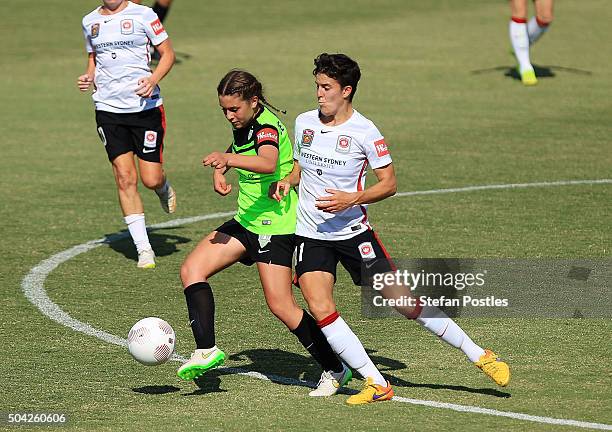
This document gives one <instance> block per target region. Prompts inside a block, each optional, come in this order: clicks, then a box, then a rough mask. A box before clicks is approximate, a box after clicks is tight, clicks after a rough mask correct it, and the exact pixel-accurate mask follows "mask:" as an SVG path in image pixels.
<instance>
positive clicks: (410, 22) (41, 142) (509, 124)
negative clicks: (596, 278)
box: [0, 0, 612, 431]
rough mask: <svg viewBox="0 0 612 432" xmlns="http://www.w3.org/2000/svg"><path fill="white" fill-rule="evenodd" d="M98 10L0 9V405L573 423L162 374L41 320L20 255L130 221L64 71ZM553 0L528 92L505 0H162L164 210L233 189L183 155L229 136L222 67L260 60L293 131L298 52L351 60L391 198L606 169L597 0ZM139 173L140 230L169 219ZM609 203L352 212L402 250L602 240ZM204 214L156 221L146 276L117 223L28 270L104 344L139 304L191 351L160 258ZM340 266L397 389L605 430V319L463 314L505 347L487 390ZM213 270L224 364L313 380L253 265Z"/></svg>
mask: <svg viewBox="0 0 612 432" xmlns="http://www.w3.org/2000/svg"><path fill="white" fill-rule="evenodd" d="M145 3H147V2H146V1H145ZM97 4H98V2H96V1H95V0H81V1H78V2H77V1H64V0H44V1H26V0H5V1H3V2H1V4H0V16H2V34H3V38H2V39H3V41H2V42H3V49H2V54H1V57H2V59H1V60H0V76H1V77H2V79H1V80H0V94H1V95H2V103H1V104H0V119H1V121H0V139H1V141H2V144H1V149H2V157H0V172H1V176H2V192H3V194H2V201H3V204H2V206H1V207H0V218H1V220H2V224H1V229H2V246H1V247H2V261H1V264H0V269H1V272H0V275H1V280H0V282H1V283H0V302H1V304H2V311H1V315H0V334H1V335H2V349H1V351H2V355H1V358H2V360H1V361H0V376H1V377H2V379H1V384H0V394H1V395H2V396H1V397H0V412H2V413H4V414H6V413H9V412H65V413H67V414H68V415H69V422H68V423H67V425H65V426H64V428H65V429H70V430H88V431H91V430H96V431H97V430H99V431H104V430H108V431H110V430H113V431H115V430H149V431H156V430H160V431H161V430H164V431H167V430H187V429H188V428H194V429H195V428H198V429H200V430H215V431H220V430H292V431H301V430H303V431H310V430H332V429H333V430H364V431H365V430H416V431H423V430H477V431H480V430H484V429H489V428H491V429H496V430H504V431H507V430H508V431H523V430H550V431H556V430H567V431H570V430H579V428H578V427H574V426H564V425H559V424H544V423H539V422H529V421H525V420H520V419H516V418H508V417H500V416H492V415H485V414H478V413H474V412H463V413H461V412H457V411H453V410H449V409H444V408H434V407H431V406H423V405H415V404H411V403H402V402H385V403H380V404H374V405H372V406H366V407H349V406H346V405H345V404H344V400H345V399H346V397H347V396H346V394H344V395H337V396H335V397H333V398H329V399H325V400H321V399H312V398H308V396H307V392H308V388H307V387H304V386H300V385H295V384H292V382H293V381H290V382H289V383H286V382H285V383H282V382H270V381H266V380H260V379H255V378H253V377H250V376H245V375H243V374H237V373H234V372H236V371H235V370H232V369H226V370H221V371H218V372H211V373H210V374H209V375H207V376H206V379H205V380H204V381H203V383H202V386H201V388H200V387H198V386H196V385H194V384H193V383H185V382H181V381H179V379H178V378H177V377H176V375H175V372H176V368H177V367H178V363H176V362H168V363H166V364H164V365H161V366H158V367H148V368H147V367H144V366H141V365H139V364H137V363H136V362H135V361H134V360H133V359H132V358H131V357H130V356H129V354H128V352H127V350H126V349H125V348H122V347H119V346H116V345H113V344H109V343H107V342H104V341H102V340H100V339H98V338H96V337H93V336H89V335H85V334H82V333H78V332H75V331H74V330H72V329H70V328H68V327H66V326H63V325H60V324H59V323H57V322H54V321H52V320H50V319H49V318H48V317H46V316H45V315H43V314H42V313H41V312H40V311H39V310H38V309H37V308H36V307H35V306H33V305H32V304H31V303H30V302H29V301H28V300H27V299H26V298H25V296H24V294H23V292H22V282H23V279H24V277H25V276H26V275H27V274H28V273H29V272H30V271H31V269H32V268H33V267H34V266H36V265H38V264H39V263H40V262H41V261H43V260H45V259H47V258H49V257H50V256H52V255H53V254H55V253H58V252H61V251H64V250H66V249H69V248H71V247H72V246H75V245H79V244H83V243H86V242H88V241H90V240H93V239H98V238H101V237H104V236H105V235H107V234H112V233H116V232H119V231H121V230H123V229H124V224H123V221H122V219H121V214H120V210H119V207H118V204H117V198H116V191H115V186H114V181H113V179H112V173H111V168H110V165H109V163H108V161H107V159H106V154H105V152H104V149H103V147H102V144H101V143H100V140H99V139H98V137H97V134H96V129H95V123H94V117H93V106H92V102H91V99H90V97H89V95H83V94H80V93H79V92H78V90H77V89H76V77H77V76H78V75H80V74H81V73H83V71H84V67H85V61H86V54H85V52H84V44H83V40H82V33H81V28H80V20H81V18H82V16H83V15H85V14H86V13H87V12H89V11H90V10H92V9H93V8H94V7H95V6H96V5H97ZM555 14H556V21H555V22H554V24H553V25H552V27H551V29H550V31H549V32H548V33H547V34H546V35H544V36H543V38H542V39H541V40H540V41H539V42H538V44H537V45H536V46H535V48H534V49H533V51H532V60H533V62H534V64H535V65H536V66H537V70H538V71H539V73H540V74H541V75H543V77H542V78H541V79H540V83H539V85H538V86H536V87H535V88H524V87H523V86H522V85H521V83H520V81H518V80H517V79H516V77H515V76H514V74H513V72H512V68H513V67H514V58H513V57H512V56H511V55H510V54H509V42H508V40H507V26H508V19H509V7H508V5H507V4H506V2H505V1H501V0H500V1H490V0H465V1H457V0H429V1H420V0H380V1H375V2H374V1H366V0H353V1H348V0H341V1H336V2H333V1H331V2H330V1H323V0H312V1H308V2H304V1H300V0H288V1H279V0H270V1H266V2H244V1H238V2H221V1H216V0H212V1H196V0H177V1H176V2H175V4H174V5H173V8H172V10H171V11H170V14H169V17H168V19H167V21H166V29H167V30H168V32H169V34H170V36H171V38H172V41H173V44H174V47H175V49H176V51H177V52H178V57H179V59H180V60H181V62H180V64H177V65H176V66H175V67H174V69H173V70H172V71H171V73H170V74H169V76H168V77H167V78H166V79H165V80H164V81H163V82H162V92H163V96H164V100H165V107H166V111H167V116H168V134H167V140H166V142H167V145H166V151H165V164H166V170H167V172H168V175H169V178H170V179H171V181H172V183H173V185H174V186H175V188H176V190H177V192H178V199H179V207H178V213H177V214H176V217H177V218H182V217H191V216H197V215H205V214H211V213H215V212H227V211H232V210H234V209H235V207H236V202H235V199H236V198H235V192H234V193H232V195H230V196H229V197H227V198H225V199H220V198H219V197H218V196H217V195H216V194H215V193H214V192H213V190H212V187H211V179H210V172H209V171H208V170H205V169H204V168H202V167H201V159H202V156H203V155H205V154H207V153H208V152H210V151H213V150H222V149H225V148H226V147H227V144H228V143H229V140H230V129H229V125H228V124H227V122H226V121H225V120H224V118H223V116H222V113H221V112H220V110H219V107H218V105H217V100H216V90H215V89H216V85H217V83H218V80H219V79H220V78H221V76H222V75H223V74H224V73H225V72H226V71H227V70H229V69H231V68H234V67H241V68H246V69H247V70H249V71H252V72H253V73H255V74H256V75H257V76H258V77H259V78H260V79H261V80H262V82H263V83H264V86H265V91H266V93H267V96H268V99H269V100H270V101H271V102H272V103H273V104H274V105H276V106H279V107H281V108H284V109H287V111H288V114H287V115H286V116H284V117H283V118H284V120H285V122H286V124H287V125H288V126H289V127H290V129H292V128H293V125H292V123H293V120H294V118H295V116H296V115H297V114H298V113H300V112H302V111H306V110H308V109H312V108H314V107H315V105H314V102H315V98H314V83H313V78H312V75H311V71H312V59H313V58H314V57H315V56H316V55H317V54H319V53H321V52H324V51H327V52H345V53H347V54H349V55H351V56H353V57H354V58H355V59H357V60H358V61H359V63H360V66H361V68H362V81H361V82H360V84H359V89H358V92H357V95H356V99H355V106H356V108H357V109H359V110H360V111H361V112H362V113H364V114H365V115H366V116H368V117H369V118H371V119H372V120H374V121H375V123H376V124H377V125H378V126H379V128H380V129H381V130H382V131H383V133H384V135H385V137H386V140H387V142H388V143H389V147H390V150H391V152H392V156H393V158H394V163H395V165H396V171H397V174H398V183H399V184H398V189H399V191H401V192H407V191H419V190H430V189H441V188H454V187H463V186H472V185H487V184H506V183H531V182H555V181H564V180H585V179H588V180H590V179H609V178H611V177H612V175H611V174H612V170H611V167H612V138H611V137H612V104H611V102H610V101H611V100H612V73H611V71H612V57H611V56H610V55H609V53H610V46H609V44H610V33H609V23H610V22H611V21H612V8H610V5H609V0H582V1H560V2H558V4H557V5H556V10H555ZM230 178H231V180H232V181H233V182H234V183H235V177H232V176H231V177H230ZM141 191H142V194H143V198H144V201H145V209H146V215H147V222H148V223H149V224H154V223H161V222H165V221H169V220H171V219H173V218H174V217H175V216H172V217H171V216H168V215H166V214H164V213H163V212H162V210H161V209H160V208H159V204H158V202H157V198H156V197H155V195H154V194H153V193H152V192H150V191H144V190H141ZM611 203H612V185H610V184H590V185H589V184H587V185H568V186H559V187H549V188H546V187H538V188H526V189H519V190H505V189H504V190H483V191H474V192H464V193H452V194H444V195H422V196H406V197H395V198H391V199H388V200H386V201H384V202H382V203H379V204H376V205H373V206H372V207H371V210H370V219H371V220H372V222H373V225H374V226H375V228H376V229H377V230H378V232H379V234H380V236H381V238H382V240H383V242H385V244H386V246H387V248H388V249H389V250H390V251H391V253H392V255H393V256H397V257H474V258H478V257H515V258H531V257H534V258H537V257H552V258H554V257H559V258H576V257H581V258H610V256H611V246H612V241H611V232H612V219H611V214H612V206H611ZM221 222H223V219H222V218H221V219H214V220H213V219H211V220H204V221H201V222H197V223H191V224H183V225H180V226H178V227H173V228H167V229H159V230H156V231H154V232H153V233H152V234H151V239H152V242H153V246H154V247H155V248H156V249H157V250H158V252H159V259H158V267H157V268H156V269H155V270H153V271H137V269H136V267H135V261H134V258H135V257H134V255H135V254H134V253H133V251H132V248H131V245H130V242H128V241H125V240H121V241H118V242H115V243H113V244H111V245H110V246H109V245H104V246H102V247H98V248H95V249H93V250H91V251H89V252H86V253H83V254H80V255H78V256H75V257H74V258H72V259H70V260H68V261H66V262H64V263H62V264H61V265H60V266H58V267H57V268H56V269H55V270H53V271H52V272H51V273H50V274H49V276H48V278H47V279H46V281H45V284H44V287H45V289H46V292H47V294H48V296H49V298H50V299H51V300H52V301H53V302H54V303H55V304H57V305H58V306H59V307H61V308H62V309H63V310H64V311H65V312H66V313H68V314H69V315H70V316H71V317H72V318H74V319H76V320H78V321H80V322H83V323H87V324H89V325H90V326H91V327H93V328H95V329H99V330H103V331H105V332H107V333H110V334H113V335H116V336H118V337H121V338H125V337H126V335H127V331H128V330H129V328H130V327H131V325H132V324H133V323H135V322H136V321H137V320H138V319H140V318H142V317H145V316H160V317H162V318H164V319H166V320H167V321H169V322H170V323H171V324H172V325H173V327H174V328H175V330H176V332H177V338H178V343H177V352H178V353H179V354H180V355H182V356H188V355H189V352H190V351H191V350H192V349H193V345H192V337H191V332H190V329H189V328H188V326H187V315H186V308H185V305H184V297H183V294H182V293H181V290H180V283H179V278H178V271H179V268H180V265H181V262H182V260H183V259H184V258H185V256H186V255H187V254H188V253H189V251H190V250H191V249H192V248H193V247H194V245H195V244H196V242H197V241H198V240H199V239H200V238H201V237H202V236H203V235H204V234H206V233H208V232H209V231H210V230H211V229H214V228H215V227H216V226H218V225H219V224H221ZM339 275H340V277H339V279H338V285H337V288H336V299H337V302H338V305H339V309H340V311H341V313H342V314H343V316H344V317H345V319H346V320H347V322H349V324H350V325H351V326H352V328H353V329H354V331H355V333H356V334H357V335H359V336H360V338H361V339H362V341H363V343H364V345H365V346H366V347H367V348H368V349H369V350H370V352H371V355H372V357H373V359H374V361H375V363H377V364H378V365H379V366H380V368H381V369H382V370H383V373H385V374H387V375H388V376H389V377H390V378H391V379H392V381H393V382H394V383H395V390H396V395H398V396H401V397H404V398H411V399H419V400H428V401H437V402H445V403H453V404H460V405H466V406H472V407H480V408H488V409H493V410H499V411H504V412H513V413H523V414H529V415H533V416H545V417H551V418H556V419H573V420H578V421H582V422H596V423H601V424H605V425H610V424H612V402H611V401H612V391H611V388H612V385H611V384H612V379H611V378H612V368H611V367H610V360H611V356H612V348H611V346H612V345H611V344H610V335H611V330H612V325H611V322H610V320H609V319H594V320H581V319H574V320H564V319H546V320H545V319H529V318H522V319H519V318H516V319H463V320H460V324H461V325H462V326H463V327H464V328H465V330H466V331H467V332H468V334H470V335H471V336H472V338H473V339H474V340H475V341H476V342H478V343H480V344H482V345H483V346H485V347H489V348H492V349H494V350H495V351H496V352H498V353H499V354H500V355H502V356H503V357H504V358H505V359H506V360H507V361H508V362H509V363H510V365H511V367H512V372H513V379H512V382H511V384H510V386H509V387H508V388H505V389H498V388H496V387H495V386H494V384H493V383H492V382H491V381H490V380H489V379H488V378H487V377H485V376H484V375H483V374H482V373H481V372H479V371H478V370H477V369H476V368H475V367H473V366H472V365H470V364H469V363H468V362H467V361H466V360H465V358H464V356H463V355H462V354H461V353H460V352H458V351H457V350H454V349H452V348H450V347H448V346H446V345H444V344H443V343H442V342H440V341H438V340H436V339H435V338H434V337H432V336H431V335H430V334H429V333H426V332H425V331H423V330H422V329H420V328H418V326H417V325H415V324H414V323H410V322H406V321H402V320H391V319H390V320H368V319H365V318H363V317H362V315H361V313H360V297H359V290H358V289H356V288H355V287H353V286H352V284H351V283H350V281H349V278H348V276H347V275H346V273H345V272H344V271H339ZM211 283H212V285H213V287H214V290H215V295H216V301H217V341H218V344H219V346H220V347H222V348H223V349H224V350H225V351H226V352H227V353H228V355H229V356H230V357H229V360H228V362H227V366H229V367H230V368H239V369H241V370H244V371H252V372H258V373H261V374H264V375H268V376H272V375H274V376H279V377H285V378H289V379H293V380H298V379H304V380H307V381H310V382H312V381H314V382H316V381H317V379H318V375H319V370H318V369H317V367H316V365H314V364H313V362H312V361H311V359H310V358H309V357H308V356H307V353H306V352H305V351H304V350H303V349H302V347H301V346H300V345H299V344H298V343H297V341H296V340H295V338H294V337H293V335H291V334H290V333H289V332H287V331H286V329H285V328H284V326H283V325H282V324H281V323H280V322H278V321H276V320H275V318H274V317H273V316H272V315H271V314H270V313H269V312H268V311H267V309H266V306H265V302H264V299H263V295H262V293H261V288H260V285H259V281H258V277H257V275H256V272H255V269H253V268H247V267H244V266H240V265H236V266H234V267H232V268H230V269H229V270H226V271H224V272H223V273H221V274H220V275H218V276H216V277H215V278H214V279H212V282H211ZM296 294H298V295H299V293H298V292H296ZM360 385H361V381H359V380H355V381H353V382H352V383H351V385H350V389H351V390H356V389H359V388H360ZM2 428H7V430H14V429H15V428H14V427H12V426H9V425H8V424H6V423H5V424H0V429H2ZM580 430H583V429H580Z"/></svg>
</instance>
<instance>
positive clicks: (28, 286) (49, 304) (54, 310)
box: [21, 179, 612, 430]
mask: <svg viewBox="0 0 612 432" xmlns="http://www.w3.org/2000/svg"><path fill="white" fill-rule="evenodd" d="M609 183H612V180H611V179H600V180H568V181H558V182H540V183H514V184H505V185H504V184H500V185H483V186H468V187H463V188H451V189H433V190H429V191H415V192H400V193H398V194H396V195H395V196H414V195H428V194H439V193H453V192H468V191H477V190H487V189H513V188H524V187H550V186H568V185H578V184H609ZM234 214H235V212H220V213H212V214H208V215H201V216H194V217H190V218H183V219H175V220H171V221H167V222H162V223H159V224H155V225H151V226H150V227H149V229H151V230H155V229H163V228H171V227H176V226H180V225H186V224H190V223H194V222H199V221H203V220H208V219H216V218H221V217H228V216H232V215H234ZM128 236H129V233H128V232H127V231H126V232H120V233H116V234H112V235H109V236H107V237H105V238H101V239H98V240H92V241H89V242H87V243H83V244H81V245H77V246H74V247H72V248H70V249H66V250H65V251H63V252H59V253H57V254H55V255H53V256H51V257H50V258H47V259H45V260H43V261H41V262H40V263H39V264H38V265H37V266H35V267H33V268H32V269H31V270H30V272H28V274H27V275H26V276H25V277H24V279H23V281H22V283H21V288H22V290H23V292H24V294H25V296H26V298H27V299H28V300H29V301H30V302H31V303H32V304H33V305H34V306H36V307H37V308H38V309H39V310H40V311H41V312H42V313H43V315H45V316H47V317H48V318H50V319H52V320H53V321H56V322H57V323H59V324H61V325H64V326H66V327H69V328H71V329H73V330H75V331H77V332H80V333H84V334H87V335H90V336H94V337H97V338H99V339H101V340H104V341H105V342H108V343H111V344H114V345H119V346H124V347H125V346H127V340H126V339H123V338H120V337H117V336H115V335H112V334H110V333H107V332H104V331H102V330H98V329H95V328H93V327H92V326H90V325H89V324H86V323H83V322H81V321H78V320H76V319H74V318H72V317H71V316H70V315H68V314H67V313H66V312H64V311H63V310H62V309H61V308H60V307H59V306H57V305H56V304H55V303H53V301H52V300H51V299H50V298H49V296H48V295H47V293H46V291H45V289H44V282H45V279H46V278H47V276H48V275H49V274H50V273H51V272H52V271H53V270H55V268H57V267H58V266H59V265H60V264H62V263H64V262H66V261H68V260H69V259H71V258H74V257H76V256H77V255H80V254H82V253H84V252H88V251H90V250H92V249H95V248H97V247H99V246H101V245H103V244H108V243H112V242H114V241H117V240H120V239H123V238H126V237H128ZM171 360H173V361H180V362H184V361H186V360H187V359H186V358H184V357H182V356H180V355H178V354H174V355H173V356H172V358H171ZM219 369H220V370H222V371H223V370H225V371H228V372H230V373H235V374H239V375H244V376H248V377H251V378H256V379H260V380H265V381H278V382H282V383H286V384H294V385H302V386H307V387H316V384H315V383H312V382H309V381H302V380H297V379H294V378H288V377H282V376H276V375H264V374H262V373H259V372H254V371H247V370H244V369H239V368H228V367H224V368H219ZM392 400H393V401H396V402H402V403H409V404H413V405H424V406H428V407H432V408H443V409H450V410H454V411H458V412H468V413H475V414H486V415H493V416H498V417H507V418H512V419H516V420H525V421H531V422H536V423H546V424H555V425H560V426H575V427H580V428H587V429H601V430H612V425H608V424H603V423H592V422H583V421H578V420H570V419H558V418H553V417H542V416H534V415H530V414H523V413H515V412H511V411H498V410H493V409H489V408H481V407H477V406H471V405H457V404H451V403H446V402H436V401H429V400H421V399H410V398H404V397H400V396H394V397H393V399H392Z"/></svg>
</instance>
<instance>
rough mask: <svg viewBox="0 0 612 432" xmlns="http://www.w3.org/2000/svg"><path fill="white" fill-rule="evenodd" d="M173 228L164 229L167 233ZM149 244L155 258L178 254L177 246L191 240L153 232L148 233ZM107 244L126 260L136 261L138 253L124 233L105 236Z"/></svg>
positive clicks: (127, 235) (130, 239) (128, 236)
mask: <svg viewBox="0 0 612 432" xmlns="http://www.w3.org/2000/svg"><path fill="white" fill-rule="evenodd" d="M169 229H173V228H164V231H167V230H169ZM148 234H149V242H150V243H151V246H152V247H153V250H154V251H155V255H156V256H168V255H172V254H173V253H175V252H178V248H177V247H176V246H177V245H179V244H183V243H189V242H190V241H191V239H189V238H187V237H182V236H177V235H172V234H161V233H159V234H158V233H156V232H155V231H154V230H151V231H149V232H148ZM106 238H107V243H108V245H109V246H110V248H111V249H113V250H114V251H116V252H119V253H121V254H123V255H124V256H125V257H126V258H128V259H131V260H134V261H138V253H137V252H136V248H135V247H134V243H133V242H132V238H131V237H130V235H129V234H128V233H127V232H126V231H122V232H121V233H119V234H117V235H107V237H106Z"/></svg>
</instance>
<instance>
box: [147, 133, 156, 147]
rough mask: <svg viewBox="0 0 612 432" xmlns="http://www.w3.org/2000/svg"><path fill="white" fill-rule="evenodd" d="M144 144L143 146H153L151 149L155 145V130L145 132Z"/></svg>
mask: <svg viewBox="0 0 612 432" xmlns="http://www.w3.org/2000/svg"><path fill="white" fill-rule="evenodd" d="M144 146H145V148H153V149H154V148H155V147H157V132H155V131H146V132H145V138H144Z"/></svg>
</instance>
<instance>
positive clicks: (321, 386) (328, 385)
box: [308, 363, 353, 397]
mask: <svg viewBox="0 0 612 432" xmlns="http://www.w3.org/2000/svg"><path fill="white" fill-rule="evenodd" d="M342 366H343V367H344V369H342V372H340V373H335V372H328V371H323V373H322V374H321V379H319V383H318V384H317V388H316V389H314V390H313V391H311V392H310V393H308V395H309V396H313V397H321V396H333V395H335V394H336V393H338V390H339V389H340V387H342V386H344V385H346V384H348V382H349V381H350V380H351V379H352V378H353V372H351V369H350V368H348V367H347V366H346V365H345V364H344V363H342Z"/></svg>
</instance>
